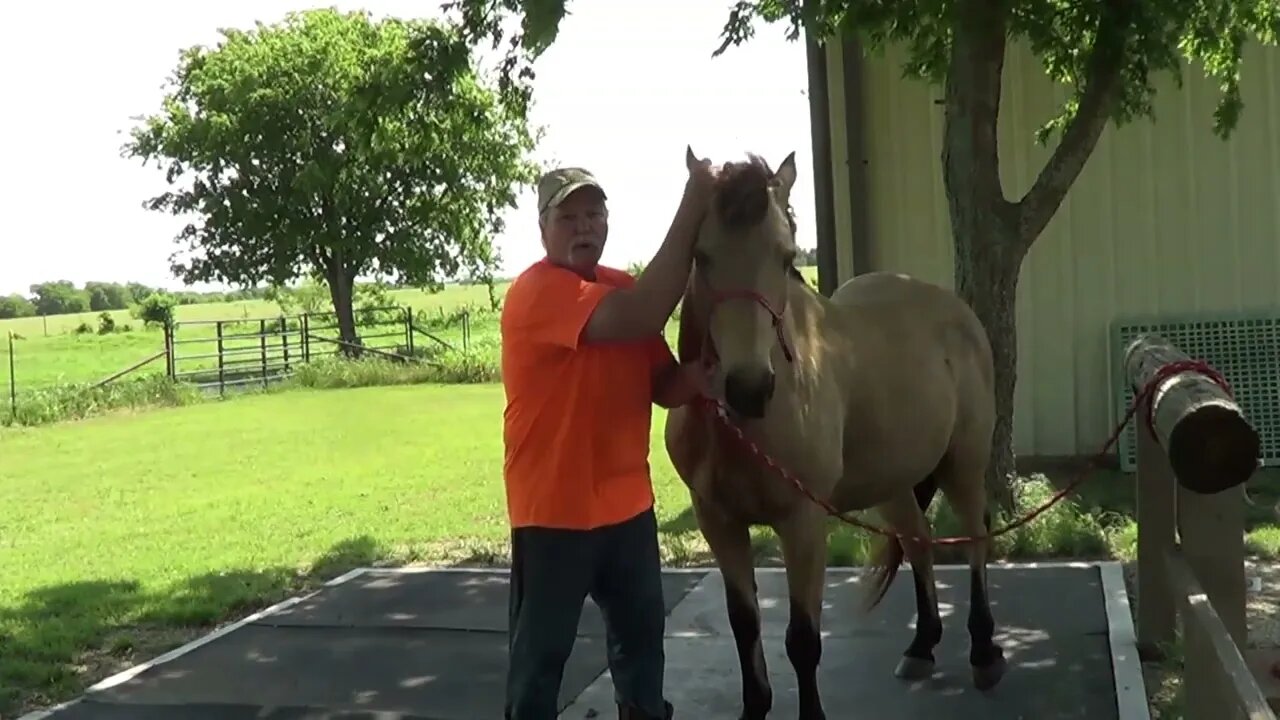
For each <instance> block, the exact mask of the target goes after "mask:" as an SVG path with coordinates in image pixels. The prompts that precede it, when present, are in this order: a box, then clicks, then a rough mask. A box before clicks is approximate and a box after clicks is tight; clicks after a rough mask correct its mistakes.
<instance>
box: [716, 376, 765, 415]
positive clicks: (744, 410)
mask: <svg viewBox="0 0 1280 720" xmlns="http://www.w3.org/2000/svg"><path fill="white" fill-rule="evenodd" d="M774 382H775V378H774V375H773V373H772V372H768V371H766V372H764V373H761V374H759V375H750V374H747V373H743V372H732V373H729V375H728V376H727V377H725V379H724V399H725V402H726V403H728V405H729V407H731V408H733V411H734V412H736V413H738V414H739V415H743V416H744V417H750V418H761V417H764V409H765V405H767V404H768V403H769V399H770V398H772V397H773V388H774Z"/></svg>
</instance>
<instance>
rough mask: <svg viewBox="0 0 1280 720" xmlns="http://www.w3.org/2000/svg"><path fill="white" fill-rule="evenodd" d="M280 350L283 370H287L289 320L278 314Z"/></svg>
mask: <svg viewBox="0 0 1280 720" xmlns="http://www.w3.org/2000/svg"><path fill="white" fill-rule="evenodd" d="M280 351H281V354H282V355H283V360H284V371H285V372H286V373H288V372H289V320H288V318H286V317H285V316H283V315H281V316H280Z"/></svg>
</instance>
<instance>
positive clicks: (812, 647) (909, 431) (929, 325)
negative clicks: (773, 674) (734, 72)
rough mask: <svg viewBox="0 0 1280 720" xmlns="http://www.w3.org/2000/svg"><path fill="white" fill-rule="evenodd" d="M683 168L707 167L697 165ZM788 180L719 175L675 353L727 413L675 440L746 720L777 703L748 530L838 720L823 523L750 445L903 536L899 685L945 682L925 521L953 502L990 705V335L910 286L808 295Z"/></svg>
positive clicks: (875, 581) (874, 574)
mask: <svg viewBox="0 0 1280 720" xmlns="http://www.w3.org/2000/svg"><path fill="white" fill-rule="evenodd" d="M686 162H687V164H689V167H690V168H692V167H693V165H692V164H693V163H694V162H696V157H695V156H694V155H693V152H692V149H689V151H688V153H687V156H686ZM795 181H796V166H795V153H794V152H792V153H791V154H789V155H787V157H786V158H785V160H784V161H783V162H782V164H781V165H780V166H779V167H778V170H777V171H776V172H774V171H773V170H771V169H770V167H769V164H768V163H767V162H766V161H765V160H764V159H762V158H761V157H759V156H758V155H755V154H752V153H748V154H747V161H745V162H729V163H725V164H724V165H723V166H721V169H720V171H719V174H718V176H717V179H716V181H715V185H714V187H713V188H712V193H711V198H710V205H709V207H708V210H707V213H706V216H705V218H704V220H703V221H702V224H701V225H700V227H699V228H698V230H697V237H696V238H695V239H694V250H693V265H692V268H691V271H690V276H689V280H688V284H687V285H686V288H685V292H684V296H683V301H682V305H681V310H680V318H679V334H678V337H677V341H676V345H677V348H676V351H677V352H676V354H677V356H678V358H679V359H680V361H681V362H686V363H687V362H702V363H705V364H706V365H707V366H708V369H709V373H708V374H709V380H708V382H709V384H710V385H709V386H710V387H711V388H712V392H713V394H714V395H715V397H716V398H717V399H716V400H715V402H716V403H719V410H721V411H723V415H721V414H720V412H718V411H717V408H715V407H712V406H709V405H708V403H694V404H691V405H686V406H684V407H681V408H677V409H673V410H671V411H669V412H668V414H667V420H666V427H665V438H664V440H665V445H666V450H667V453H668V455H669V456H670V458H671V461H672V464H673V466H674V467H675V469H676V471H677V473H678V474H679V476H680V478H681V480H682V481H683V482H684V483H685V485H687V486H688V489H689V492H690V500H691V503H692V507H693V513H694V516H695V518H696V520H697V525H698V528H699V531H700V532H701V534H702V536H703V537H704V538H705V539H706V542H707V544H708V546H709V547H710V550H711V553H712V554H713V555H714V557H715V562H716V564H717V566H718V567H719V569H720V572H721V575H722V577H723V578H724V586H725V603H726V610H727V613H728V619H729V624H730V626H731V628H732V631H733V636H734V640H735V644H736V645H737V651H738V660H739V663H740V665H741V678H742V713H741V718H742V720H759V719H760V718H765V717H766V716H767V715H768V713H769V711H770V709H771V707H772V703H773V692H772V689H771V688H770V685H769V677H768V672H767V670H766V666H765V659H764V652H763V648H762V645H761V637H760V608H759V602H758V598H757V587H756V583H755V567H754V559H753V556H752V548H751V541H750V535H749V531H750V528H751V527H753V526H762V525H764V526H769V527H771V528H773V530H774V532H775V533H776V534H777V537H778V540H779V544H780V545H781V550H782V556H783V562H784V565H785V571H786V578H787V587H788V593H789V600H790V617H789V621H788V624H787V631H786V640H785V642H786V651H787V657H788V659H789V660H790V661H791V664H792V666H793V668H794V670H795V673H796V678H797V683H798V689H799V717H800V718H801V720H823V719H824V718H825V717H826V715H825V712H824V710H823V707H822V700H821V698H820V695H819V692H818V682H817V669H818V663H819V660H820V658H821V655H822V641H821V635H820V628H821V611H822V600H823V588H824V584H825V574H826V561H827V542H828V538H827V517H828V511H827V510H826V509H824V508H823V507H822V506H820V505H819V504H818V503H815V502H814V501H812V500H811V499H809V498H806V497H805V496H804V495H802V494H801V493H800V492H797V488H796V487H795V486H793V485H791V484H790V483H788V482H786V481H784V480H783V479H782V478H780V477H779V474H778V473H777V472H776V471H774V470H772V469H770V468H768V467H767V466H766V465H765V464H764V463H762V462H760V461H759V460H758V459H756V458H754V457H751V456H750V455H749V454H748V453H746V452H744V448H743V447H742V445H741V443H740V441H741V440H742V439H746V440H747V441H748V442H750V443H752V444H754V445H755V446H756V447H757V448H758V449H759V450H760V451H761V452H763V453H764V454H766V455H767V456H768V457H769V458H770V459H772V460H773V461H774V462H775V463H777V464H778V465H779V466H780V467H782V468H785V469H787V470H788V471H789V472H790V474H791V475H792V476H794V477H795V478H796V479H797V480H798V481H799V482H801V483H802V484H803V485H804V487H805V488H806V489H807V490H808V492H810V493H812V494H813V495H814V496H815V497H816V498H820V499H822V500H823V501H825V502H826V503H828V504H829V505H830V506H832V508H833V509H834V510H836V511H838V512H840V513H846V512H851V511H856V510H866V509H872V508H873V509H875V510H876V511H877V512H878V514H879V516H880V517H881V518H882V521H883V522H884V523H885V524H886V525H887V526H888V528H889V529H890V530H891V531H892V532H893V533H896V536H894V537H890V538H888V539H885V540H882V543H881V544H880V546H879V547H878V548H876V550H875V552H874V553H873V555H872V557H871V558H870V560H869V562H868V566H867V568H866V570H867V572H866V573H865V574H864V578H863V590H864V593H865V600H866V604H865V608H866V610H868V611H869V610H871V609H873V608H874V607H875V606H876V605H877V604H879V602H880V601H881V600H882V599H883V598H884V596H885V593H886V592H887V591H888V589H889V587H890V585H891V584H892V583H893V580H894V578H895V576H896V574H897V571H898V568H899V566H900V565H901V563H902V561H903V559H904V556H905V558H906V559H908V560H909V561H910V562H911V567H912V575H913V579H914V585H915V597H916V612H917V616H916V624H915V634H914V637H913V638H912V639H911V642H910V644H909V645H908V646H907V649H906V651H905V652H904V653H903V655H902V658H901V659H900V661H899V662H898V664H897V667H896V668H895V670H894V674H895V675H896V676H897V677H899V678H901V679H904V680H922V679H925V678H928V677H930V676H931V675H932V674H933V671H934V665H935V660H934V656H933V650H934V648H935V647H936V646H937V644H938V643H939V641H940V640H941V638H942V620H941V617H940V616H939V614H938V598H937V589H936V587H935V584H934V575H933V556H932V543H931V542H930V538H931V536H930V528H929V522H928V519H927V516H926V514H925V513H926V511H927V510H928V508H929V505H930V503H931V502H932V500H933V498H934V496H935V495H936V493H937V492H938V491H939V490H941V491H942V493H943V495H944V496H945V497H946V499H947V502H948V503H949V504H950V505H951V507H952V509H953V510H954V511H955V514H956V515H957V517H958V518H959V521H960V523H961V525H962V528H963V531H964V532H965V534H966V535H968V536H970V537H973V538H979V540H978V541H975V542H971V543H970V544H969V546H968V550H969V552H968V559H969V583H970V606H969V617H968V631H969V637H970V652H969V662H970V665H971V671H972V681H973V683H974V685H975V686H976V687H977V688H978V689H979V690H982V691H987V690H990V689H991V688H994V687H995V686H996V684H997V683H998V682H999V681H1000V679H1001V678H1002V676H1003V675H1004V672H1005V665H1006V662H1005V658H1004V652H1003V650H1002V649H1001V647H1000V645H999V644H997V643H996V641H995V640H994V638H993V636H994V634H995V621H994V619H993V617H992V614H991V608H990V606H989V604H988V599H987V572H986V569H987V554H988V539H987V538H988V537H989V536H988V534H989V531H990V523H991V520H990V514H989V511H988V508H987V497H986V491H985V475H986V471H987V464H988V459H989V457H990V449H991V442H992V432H993V428H994V424H995V415H996V410H995V393H994V368H993V362H992V352H991V347H990V344H989V340H988V338H987V334H986V331H985V330H984V328H983V326H982V324H981V322H980V321H979V320H978V318H977V316H976V315H975V314H974V312H973V311H972V310H971V309H970V307H969V306H968V304H967V303H965V302H964V301H962V300H961V299H960V298H959V297H958V296H956V295H955V294H954V293H952V292H951V291H949V290H946V289H943V288H941V287H939V286H937V285H933V284H929V283H927V282H924V281H922V280H919V279H915V278H912V277H909V276H906V275H902V274H898V273H889V272H871V273H866V274H863V275H858V276H856V277H854V278H852V279H850V280H848V281H846V282H845V283H843V284H842V285H841V286H840V287H839V288H838V289H837V290H836V291H835V292H834V293H832V295H831V297H830V298H827V297H825V296H823V295H822V294H821V293H819V292H818V291H817V290H815V289H814V288H813V287H811V286H810V285H809V284H808V283H807V282H806V281H805V279H804V277H803V276H802V275H801V274H800V273H799V271H798V270H797V269H796V266H795V258H796V242H795V233H796V222H795V219H794V215H793V213H792V210H791V205H790V202H789V197H790V194H791V190H792V187H793V185H794V184H795ZM725 421H728V422H731V423H732V424H733V425H734V426H736V427H737V429H738V430H739V431H740V432H741V433H742V435H741V437H738V436H735V435H734V433H733V432H731V431H730V428H728V427H726V422H725Z"/></svg>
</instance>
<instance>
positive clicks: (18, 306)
mask: <svg viewBox="0 0 1280 720" xmlns="http://www.w3.org/2000/svg"><path fill="white" fill-rule="evenodd" d="M35 314H36V306H35V303H33V302H31V301H30V300H28V299H27V298H25V297H23V296H21V295H18V294H16V293H15V294H13V295H0V320H9V319H12V318H20V317H31V316H32V315H35Z"/></svg>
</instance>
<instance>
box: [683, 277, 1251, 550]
mask: <svg viewBox="0 0 1280 720" xmlns="http://www.w3.org/2000/svg"><path fill="white" fill-rule="evenodd" d="M731 298H742V299H750V300H754V301H755V302H756V303H758V304H759V305H761V306H762V307H763V308H764V309H765V311H766V312H768V313H769V314H770V316H771V317H772V318H773V325H774V328H775V329H776V331H777V333H778V342H779V343H781V345H782V349H783V352H784V354H785V355H786V358H787V361H788V362H791V361H792V357H793V354H792V352H791V347H790V345H789V344H788V343H787V341H786V338H785V336H784V335H783V332H782V318H781V313H779V312H777V311H776V310H775V309H774V308H773V307H772V306H771V305H770V304H769V303H768V301H766V300H765V299H764V298H763V297H761V296H760V295H758V294H757V293H753V292H750V291H737V292H719V293H716V298H715V301H714V302H715V303H716V304H718V303H720V302H723V301H725V300H728V299H731ZM707 348H708V350H709V351H710V353H711V354H712V357H714V353H715V350H714V346H712V345H711V342H710V337H708V338H707ZM1183 372H1199V373H1202V374H1204V375H1206V376H1207V377H1208V378H1209V379H1210V380H1212V381H1213V382H1214V383H1216V384H1217V385H1218V386H1219V387H1221V388H1222V389H1223V391H1224V392H1226V393H1227V395H1228V397H1230V396H1231V394H1232V393H1231V386H1230V385H1229V384H1228V383H1227V380H1226V378H1225V377H1223V376H1222V374H1221V373H1219V372H1218V371H1217V370H1214V369H1213V368H1212V367H1211V366H1209V364H1208V363H1205V362H1203V361H1201V360H1179V361H1175V362H1171V363H1167V364H1165V365H1162V366H1161V367H1160V368H1159V369H1158V370H1156V373H1155V375H1153V376H1152V377H1151V380H1150V381H1148V382H1147V384H1146V386H1145V387H1143V388H1142V389H1141V390H1140V391H1139V392H1138V393H1137V394H1136V395H1135V396H1134V398H1133V402H1132V403H1130V404H1129V408H1128V410H1126V411H1125V414H1124V419H1123V420H1121V421H1120V424H1119V425H1117V426H1116V428H1115V429H1114V430H1113V431H1112V432H1111V437H1109V438H1107V442H1106V443H1105V444H1104V445H1103V446H1102V449H1101V450H1099V451H1098V452H1097V454H1095V455H1094V456H1093V457H1092V458H1090V460H1089V462H1088V463H1087V464H1086V465H1085V468H1084V469H1083V470H1081V471H1080V473H1079V474H1078V475H1077V476H1076V477H1075V479H1073V480H1072V481H1071V482H1070V483H1069V484H1068V485H1067V486H1066V487H1065V488H1063V489H1062V490H1060V491H1059V492H1057V493H1056V494H1054V496H1053V497H1052V498H1050V499H1049V501H1048V502H1046V503H1044V504H1043V505H1041V506H1040V507H1038V508H1036V509H1035V510H1033V511H1031V512H1030V513H1028V514H1026V515H1025V516H1023V517H1021V518H1019V519H1017V520H1015V521H1013V522H1011V523H1009V524H1008V525H1005V526H1004V527H1002V528H1000V529H999V530H995V531H993V532H988V533H987V534H986V535H977V536H963V535H962V536H956V537H944V538H921V537H914V536H907V535H902V534H899V533H896V532H894V531H892V530H886V529H884V528H880V527H876V526H874V525H871V524H868V523H866V522H863V521H862V520H859V519H857V518H854V517H850V516H848V515H846V514H844V513H842V512H840V511H839V510H837V509H836V508H835V507H834V506H832V505H831V503H829V502H827V501H826V500H823V499H822V498H819V497H817V496H816V495H814V494H813V493H812V492H811V491H810V490H809V488H808V487H806V486H805V484H804V483H802V482H800V479H799V478H797V477H796V476H795V475H793V474H791V473H790V472H788V471H787V469H786V468H784V467H782V466H781V465H779V464H777V463H776V462H774V461H773V458H771V457H769V455H768V454H767V453H765V452H764V451H762V450H761V449H760V448H759V447H758V446H757V445H756V444H755V443H754V442H752V441H751V440H750V439H749V438H748V437H747V436H746V435H745V434H744V433H743V432H742V429H741V428H739V427H738V426H737V425H735V424H734V423H733V421H732V420H730V419H729V410H728V408H727V407H726V406H725V404H724V403H723V402H721V401H719V400H716V399H715V398H710V397H706V396H702V397H699V398H698V401H699V402H700V403H702V404H703V405H705V406H707V407H708V408H709V409H710V410H711V411H712V412H714V413H715V414H716V416H717V417H719V418H720V421H721V423H723V424H724V426H725V427H726V428H728V429H729V430H730V431H731V432H732V433H733V435H734V437H736V438H737V439H738V441H739V442H740V443H741V444H742V445H743V447H745V448H746V449H747V451H748V452H750V453H751V454H752V455H754V456H755V457H756V459H757V460H759V461H760V462H761V463H763V464H764V465H765V466H767V467H768V468H769V469H770V470H772V471H773V472H775V473H776V474H778V475H780V476H781V477H782V478H783V479H784V480H787V481H788V482H790V483H791V485H792V486H793V487H795V488H796V490H799V491H800V493H801V494H803V495H804V496H805V497H807V498H809V500H811V501H813V502H814V503H816V504H817V505H819V506H820V507H822V509H823V510H826V511H827V514H828V515H831V516H832V517H834V518H835V519H837V520H839V521H840V522H843V523H845V524H847V525H852V526H854V527H859V528H862V529H863V530H866V531H868V532H872V533H876V534H877V535H883V536H885V537H892V538H896V539H897V540H898V541H899V542H904V541H912V542H916V543H928V544H932V545H964V544H968V543H973V542H978V541H981V540H989V539H991V538H996V537H999V536H1001V535H1004V534H1006V533H1009V532H1012V531H1013V530H1016V529H1017V528H1019V527H1022V526H1023V525H1026V524H1027V523H1029V522H1031V521H1032V520H1034V519H1036V518H1037V517H1039V516H1040V515H1042V514H1044V513H1045V512H1047V511H1048V510H1049V508H1051V507H1053V506H1054V505H1057V504H1058V503H1059V502H1061V501H1062V499H1063V498H1065V497H1066V496H1067V495H1070V494H1071V493H1072V492H1073V491H1074V490H1075V489H1076V488H1077V487H1079V486H1080V485H1081V484H1082V483H1084V481H1085V480H1087V479H1089V477H1090V473H1091V472H1092V471H1093V470H1094V469H1096V467H1097V464H1098V462H1099V461H1100V460H1101V459H1102V458H1103V457H1105V456H1106V455H1107V453H1108V452H1109V451H1110V450H1111V448H1112V446H1113V445H1115V444H1116V442H1117V441H1118V440H1119V439H1120V433H1122V432H1124V429H1125V427H1126V426H1128V424H1129V421H1130V420H1132V419H1133V415H1134V413H1135V412H1137V409H1138V408H1139V407H1140V406H1141V405H1142V403H1143V402H1144V401H1145V400H1147V399H1148V398H1149V397H1150V396H1151V395H1152V394H1153V393H1154V392H1155V390H1156V388H1157V387H1159V386H1160V384H1161V383H1163V382H1164V381H1165V380H1168V379H1169V378H1171V377H1173V376H1174V375H1177V374H1179V373H1183ZM1145 420H1146V422H1147V427H1148V428H1150V429H1151V430H1152V432H1153V433H1154V431H1155V430H1154V428H1155V424H1154V418H1153V417H1152V416H1151V407H1150V406H1149V407H1148V414H1147V417H1146V418H1145Z"/></svg>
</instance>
